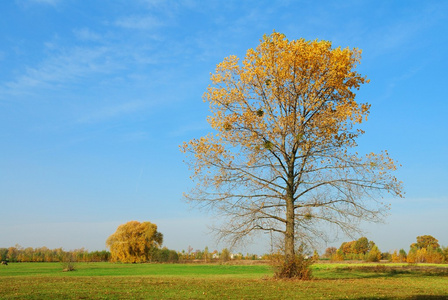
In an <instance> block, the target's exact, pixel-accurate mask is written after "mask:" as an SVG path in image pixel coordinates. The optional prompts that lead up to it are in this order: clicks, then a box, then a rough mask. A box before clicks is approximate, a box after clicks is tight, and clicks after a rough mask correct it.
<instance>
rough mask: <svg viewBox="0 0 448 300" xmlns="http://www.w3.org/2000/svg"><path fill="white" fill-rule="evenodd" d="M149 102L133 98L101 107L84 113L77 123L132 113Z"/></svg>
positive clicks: (144, 107) (140, 109)
mask: <svg viewBox="0 0 448 300" xmlns="http://www.w3.org/2000/svg"><path fill="white" fill-rule="evenodd" d="M150 105H151V104H150V103H149V102H148V101H142V100H134V101H128V102H125V103H120V104H115V105H110V106H106V107H102V108H100V109H98V110H97V111H95V112H92V113H89V114H86V115H85V116H83V117H81V118H79V119H78V122H79V123H96V122H102V121H105V120H108V119H112V118H117V117H120V116H123V115H128V114H132V113H135V112H139V111H142V110H144V109H146V108H148V107H149V106H150Z"/></svg>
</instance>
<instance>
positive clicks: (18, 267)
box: [0, 263, 272, 278]
mask: <svg viewBox="0 0 448 300" xmlns="http://www.w3.org/2000/svg"><path fill="white" fill-rule="evenodd" d="M271 273H272V271H271V268H270V266H268V265H248V266H247V265H246V266H245V265H218V264H112V263H78V264H76V271H72V272H62V265H61V264H59V263H15V264H9V265H8V266H6V267H3V268H1V269H0V277H2V276H195V277H212V276H220V277H223V276H230V277H241V278H260V277H262V276H265V275H269V274H271Z"/></svg>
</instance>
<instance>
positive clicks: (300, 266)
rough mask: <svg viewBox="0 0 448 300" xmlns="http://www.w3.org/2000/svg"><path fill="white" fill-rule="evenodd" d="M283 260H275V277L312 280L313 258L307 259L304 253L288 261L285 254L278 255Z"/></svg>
mask: <svg viewBox="0 0 448 300" xmlns="http://www.w3.org/2000/svg"><path fill="white" fill-rule="evenodd" d="M278 258H280V259H281V261H274V262H273V266H274V278H278V279H284V278H291V279H299V280H310V279H311V278H312V273H311V265H312V264H313V260H312V259H306V258H305V256H304V255H303V254H302V253H299V254H297V255H296V256H295V257H294V259H293V260H291V261H286V259H285V257H284V256H280V257H278Z"/></svg>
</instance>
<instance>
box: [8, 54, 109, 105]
mask: <svg viewBox="0 0 448 300" xmlns="http://www.w3.org/2000/svg"><path fill="white" fill-rule="evenodd" d="M109 51H110V49H108V48H107V47H95V48H80V47H77V48H74V49H70V50H68V51H62V52H59V53H58V54H56V55H55V56H53V57H49V58H47V59H46V60H44V61H43V62H41V63H40V64H39V65H37V66H35V67H28V68H26V69H25V71H24V72H23V73H22V75H19V76H18V77H17V78H16V79H15V80H12V81H8V82H4V83H0V94H1V95H3V96H0V99H1V98H4V97H7V96H11V95H13V96H17V95H29V94H35V93H36V92H37V91H38V89H60V88H61V87H64V86H65V85H68V84H73V83H76V82H79V81H81V80H84V79H85V78H86V77H88V76H90V75H92V74H94V73H103V74H104V73H108V72H110V71H112V70H115V69H117V68H118V65H117V64H116V63H115V62H112V61H110V60H108V59H107V55H106V54H107V53H109Z"/></svg>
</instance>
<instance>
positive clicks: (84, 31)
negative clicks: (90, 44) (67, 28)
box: [73, 28, 101, 41]
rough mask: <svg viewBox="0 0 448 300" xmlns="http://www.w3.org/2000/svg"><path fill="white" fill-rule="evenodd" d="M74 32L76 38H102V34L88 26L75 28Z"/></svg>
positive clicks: (85, 39)
mask: <svg viewBox="0 0 448 300" xmlns="http://www.w3.org/2000/svg"><path fill="white" fill-rule="evenodd" d="M73 33H74V34H75V36H76V38H78V39H80V40H82V41H99V40H101V36H100V35H99V34H96V33H95V32H93V31H91V30H90V29H88V28H81V29H75V30H73Z"/></svg>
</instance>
